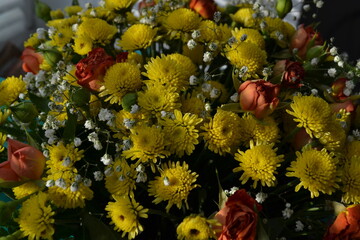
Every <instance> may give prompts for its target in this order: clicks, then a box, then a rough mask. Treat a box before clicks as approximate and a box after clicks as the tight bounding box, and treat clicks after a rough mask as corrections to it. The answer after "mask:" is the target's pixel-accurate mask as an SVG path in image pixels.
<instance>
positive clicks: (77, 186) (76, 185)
mask: <svg viewBox="0 0 360 240" xmlns="http://www.w3.org/2000/svg"><path fill="white" fill-rule="evenodd" d="M77 190H79V184H78V183H77V182H73V183H72V184H71V185H70V191H72V192H76V191H77Z"/></svg>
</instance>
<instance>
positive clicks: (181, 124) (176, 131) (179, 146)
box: [160, 110, 202, 157]
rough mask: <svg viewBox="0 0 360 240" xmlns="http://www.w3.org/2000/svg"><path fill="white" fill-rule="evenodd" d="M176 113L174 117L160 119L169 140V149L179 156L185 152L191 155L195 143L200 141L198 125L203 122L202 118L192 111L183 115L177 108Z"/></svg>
mask: <svg viewBox="0 0 360 240" xmlns="http://www.w3.org/2000/svg"><path fill="white" fill-rule="evenodd" d="M174 115H175V118H174V119H172V118H165V119H162V120H161V121H160V124H162V125H163V126H164V133H165V136H167V141H168V142H169V145H168V149H169V150H170V152H171V153H175V154H176V155H177V156H178V157H182V156H183V155H184V154H185V153H186V154H187V155H190V154H191V153H192V152H193V151H194V149H195V145H196V144H198V143H199V140H198V138H199V134H198V132H199V131H198V130H197V129H196V126H197V125H198V124H199V123H201V122H202V119H201V118H198V117H197V116H196V115H194V114H190V113H185V114H184V115H183V114H182V113H181V112H180V111H179V110H175V111H174Z"/></svg>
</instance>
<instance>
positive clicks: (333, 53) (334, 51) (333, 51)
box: [330, 47, 338, 56]
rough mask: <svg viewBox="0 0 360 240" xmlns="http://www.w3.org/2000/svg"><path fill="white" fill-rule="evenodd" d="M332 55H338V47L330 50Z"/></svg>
mask: <svg viewBox="0 0 360 240" xmlns="http://www.w3.org/2000/svg"><path fill="white" fill-rule="evenodd" d="M330 54H331V55H332V56H335V55H336V54H338V51H337V47H332V48H330Z"/></svg>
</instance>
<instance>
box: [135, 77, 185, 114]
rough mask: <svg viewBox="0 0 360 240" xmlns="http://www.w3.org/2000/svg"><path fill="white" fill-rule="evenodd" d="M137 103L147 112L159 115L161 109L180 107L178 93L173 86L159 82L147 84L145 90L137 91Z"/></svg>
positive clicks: (167, 110)
mask: <svg viewBox="0 0 360 240" xmlns="http://www.w3.org/2000/svg"><path fill="white" fill-rule="evenodd" d="M138 104H139V106H140V107H142V108H143V109H144V110H146V111H147V112H149V113H151V114H154V115H157V116H158V117H159V116H160V113H161V111H166V112H172V111H174V109H178V108H180V103H179V94H178V93H177V92H176V89H175V88H173V87H166V86H164V85H161V84H159V83H157V84H147V89H146V90H145V91H141V92H138Z"/></svg>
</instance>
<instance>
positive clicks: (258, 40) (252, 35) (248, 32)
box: [232, 28, 265, 49]
mask: <svg viewBox="0 0 360 240" xmlns="http://www.w3.org/2000/svg"><path fill="white" fill-rule="evenodd" d="M232 35H233V36H234V37H235V38H236V40H237V41H238V42H242V40H241V39H242V38H245V40H243V41H244V42H250V43H253V44H255V45H256V46H258V47H259V48H261V49H265V40H264V38H263V36H262V35H261V34H260V32H259V31H258V30H256V29H251V28H240V29H238V28H235V30H233V31H232Z"/></svg>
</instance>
